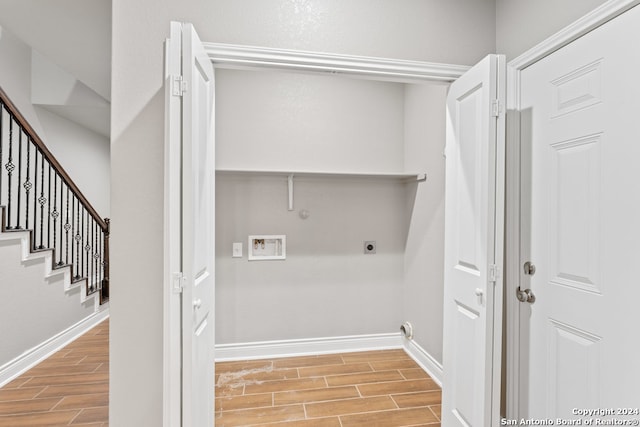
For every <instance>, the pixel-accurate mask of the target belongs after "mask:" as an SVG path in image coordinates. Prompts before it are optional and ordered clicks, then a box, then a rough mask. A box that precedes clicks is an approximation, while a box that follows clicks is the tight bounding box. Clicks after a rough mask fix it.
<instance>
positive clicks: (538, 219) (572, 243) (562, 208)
mask: <svg viewBox="0 0 640 427" xmlns="http://www.w3.org/2000/svg"><path fill="white" fill-rule="evenodd" d="M638 28H640V7H637V6H636V7H635V8H633V9H631V10H629V11H627V12H625V13H624V14H622V15H620V16H618V17H617V18H615V19H613V20H611V21H609V22H607V23H606V24H604V25H602V26H601V27H599V28H597V29H595V30H593V31H591V32H589V33H587V34H585V35H583V36H582V37H580V38H578V39H577V40H575V41H573V42H572V43H571V44H569V45H567V46H565V47H563V48H562V49H560V50H557V51H556V52H554V53H552V54H550V55H548V56H547V57H545V58H544V59H541V60H539V61H537V62H536V63H534V64H532V65H530V66H529V67H527V68H525V69H524V70H523V71H521V73H520V88H521V94H520V105H519V111H520V140H521V146H520V150H521V155H520V157H521V159H522V163H521V166H520V168H521V205H520V206H521V207H520V209H521V218H522V219H521V221H522V223H521V230H522V232H521V235H520V244H521V248H520V267H522V265H523V264H524V263H525V262H527V261H530V262H532V263H533V264H534V265H535V266H536V271H535V273H534V274H533V275H525V274H524V270H523V269H522V268H521V269H520V280H519V283H520V286H521V287H522V288H523V289H524V288H529V289H531V291H532V292H533V294H534V295H535V298H536V299H535V302H534V303H532V304H528V303H523V304H521V305H520V310H519V311H520V319H519V320H520V331H519V332H520V333H519V335H520V340H519V342H520V348H519V352H520V363H519V372H520V374H521V376H520V379H519V384H520V390H519V395H520V408H519V412H520V414H519V416H521V417H526V418H533V419H546V418H551V419H554V420H555V419H557V418H561V419H569V420H573V419H584V418H585V417H583V416H580V415H577V414H575V413H574V412H573V411H574V409H589V408H602V409H606V408H614V409H615V408H623V407H628V408H637V407H638V402H640V385H639V384H640V365H639V364H638V363H637V354H638V353H640V342H639V341H638V339H637V337H635V338H631V336H630V329H629V327H631V328H634V329H635V325H638V324H640V314H639V313H640V312H639V311H638V310H637V301H638V300H640V287H639V286H636V285H635V283H636V282H637V276H636V275H635V274H634V273H635V272H634V271H633V268H634V266H635V262H637V259H639V257H640V244H639V243H638V238H639V236H640V225H639V222H638V218H640V198H639V197H638V195H637V194H638V191H637V183H638V182H640V168H638V166H637V159H638V158H640V144H638V140H639V138H640V123H639V120H638V111H640V83H638V79H637V72H638V70H639V69H640V53H639V51H638V50H637V49H626V48H625V47H626V44H627V43H628V42H629V40H631V39H636V38H637V37H638V36H640V32H639V31H638ZM632 335H634V336H635V335H637V334H632ZM615 417H617V418H635V419H637V418H639V416H638V414H634V415H632V416H630V417H625V416H624V414H619V415H616V416H613V417H611V416H608V417H606V416H605V417H600V416H597V417H591V418H604V419H607V418H609V419H610V418H615Z"/></svg>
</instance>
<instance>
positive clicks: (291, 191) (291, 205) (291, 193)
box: [288, 174, 293, 211]
mask: <svg viewBox="0 0 640 427" xmlns="http://www.w3.org/2000/svg"><path fill="white" fill-rule="evenodd" d="M288 181H289V210H290V211H292V210H293V174H289V178H288Z"/></svg>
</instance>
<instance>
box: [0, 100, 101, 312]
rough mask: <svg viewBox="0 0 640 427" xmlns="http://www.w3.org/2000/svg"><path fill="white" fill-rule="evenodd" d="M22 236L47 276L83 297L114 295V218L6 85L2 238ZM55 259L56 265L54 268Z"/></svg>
mask: <svg viewBox="0 0 640 427" xmlns="http://www.w3.org/2000/svg"><path fill="white" fill-rule="evenodd" d="M17 238H19V239H20V240H21V241H22V248H23V251H22V252H23V260H27V259H30V258H33V257H38V256H42V257H44V258H45V261H46V263H47V270H48V271H47V275H51V274H55V273H62V274H63V275H64V276H65V279H64V281H65V288H66V289H69V288H74V287H77V286H82V287H83V290H82V292H81V293H80V294H81V300H82V301H86V300H87V299H88V298H97V300H98V302H99V304H100V305H102V304H105V303H106V302H107V301H108V300H109V219H103V218H101V217H100V216H99V215H98V213H97V212H96V210H95V209H94V208H93V206H91V204H90V203H89V201H88V200H87V199H86V198H85V196H84V195H83V194H82V192H81V191H80V190H79V189H78V187H77V186H76V184H75V183H74V182H73V181H72V180H71V178H70V177H69V175H68V174H67V173H66V172H65V170H64V169H63V168H62V166H61V165H60V164H59V163H58V161H57V160H56V159H55V157H53V155H52V154H51V153H50V152H49V150H48V149H47V147H46V146H45V144H44V143H43V142H42V140H41V139H40V137H38V135H37V134H36V133H35V131H34V130H33V128H32V127H31V126H30V125H29V123H28V122H27V121H26V120H25V118H24V116H23V115H22V114H20V112H19V111H18V109H17V108H16V107H15V105H14V104H13V103H12V102H11V101H10V100H9V98H8V97H7V95H6V94H5V92H4V91H3V90H2V89H0V239H12V240H13V239H17ZM49 264H50V269H49Z"/></svg>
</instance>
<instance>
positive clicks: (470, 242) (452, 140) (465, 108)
mask: <svg viewBox="0 0 640 427" xmlns="http://www.w3.org/2000/svg"><path fill="white" fill-rule="evenodd" d="M504 70H505V64H504V57H503V56H499V55H490V56H488V57H486V58H485V59H484V60H482V61H481V62H480V63H478V64H477V65H476V66H474V67H473V68H471V70H469V71H468V72H467V73H465V74H464V75H463V76H462V77H460V78H459V79H458V80H456V81H455V82H454V83H453V84H452V85H451V87H450V89H449V94H448V96H447V141H446V144H447V145H446V149H445V155H446V184H445V257H444V259H445V272H444V279H445V283H444V287H445V289H444V343H443V388H442V392H443V396H442V399H443V402H442V403H443V404H442V425H443V426H447V427H454V426H474V427H485V426H486V427H488V426H495V425H499V400H500V399H499V391H500V348H501V346H500V340H501V312H502V310H501V306H502V275H501V271H502V252H503V222H504V219H503V206H504V148H505V125H504V123H505V120H504V118H505V116H504V111H503V110H504V108H503V106H504V88H505V83H504V82H505V76H504Z"/></svg>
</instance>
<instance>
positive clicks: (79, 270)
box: [76, 198, 82, 279]
mask: <svg viewBox="0 0 640 427" xmlns="http://www.w3.org/2000/svg"><path fill="white" fill-rule="evenodd" d="M76 203H77V206H76V207H77V210H76V215H77V218H76V226H77V228H76V232H77V233H76V265H77V267H76V279H80V277H81V273H82V271H81V267H82V265H81V264H80V240H82V235H81V234H80V230H81V224H80V201H79V200H78V199H77V198H76Z"/></svg>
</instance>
